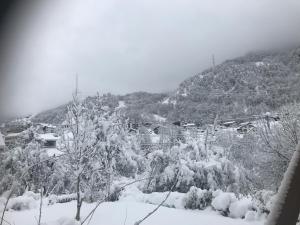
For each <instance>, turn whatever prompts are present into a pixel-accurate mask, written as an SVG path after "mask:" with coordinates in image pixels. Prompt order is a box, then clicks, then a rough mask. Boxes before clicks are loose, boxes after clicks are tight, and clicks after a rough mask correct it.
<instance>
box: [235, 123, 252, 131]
mask: <svg viewBox="0 0 300 225" xmlns="http://www.w3.org/2000/svg"><path fill="white" fill-rule="evenodd" d="M253 129H255V126H254V125H253V124H252V123H251V122H245V123H241V124H240V126H239V127H238V128H237V129H236V130H237V132H238V133H240V134H246V133H248V132H249V131H251V130H253Z"/></svg>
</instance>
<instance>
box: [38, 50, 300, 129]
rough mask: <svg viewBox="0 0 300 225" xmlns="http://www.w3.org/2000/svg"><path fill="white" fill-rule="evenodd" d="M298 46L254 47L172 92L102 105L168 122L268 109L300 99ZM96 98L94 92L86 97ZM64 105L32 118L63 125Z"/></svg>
mask: <svg viewBox="0 0 300 225" xmlns="http://www.w3.org/2000/svg"><path fill="white" fill-rule="evenodd" d="M299 86H300V47H298V48H292V49H288V50H280V51H267V52H255V53H254V52H253V53H249V54H246V55H245V56H242V57H238V58H235V59H231V60H227V61H225V62H224V63H222V64H220V65H216V66H215V67H211V68H209V69H207V70H204V71H202V72H199V73H198V74H196V75H195V76H192V77H190V78H187V79H186V80H184V81H183V82H181V83H180V85H179V86H178V87H177V88H176V89H174V90H173V91H172V92H170V93H161V94H157V93H156V94H153V93H152V94H151V93H146V92H134V93H131V94H126V95H105V96H103V97H102V99H101V101H103V104H104V105H107V106H109V107H110V108H111V109H112V110H114V109H115V108H117V107H120V104H121V105H122V107H123V110H124V111H125V114H126V115H127V117H129V118H130V119H131V120H133V121H140V122H141V121H143V122H145V121H148V122H149V121H155V120H156V119H157V115H158V116H160V117H162V118H166V119H167V120H168V121H169V122H175V121H185V122H196V123H198V124H200V125H206V124H207V123H212V122H213V121H214V119H215V118H216V117H218V119H219V120H221V121H222V120H228V119H233V120H234V119H236V118H241V117H249V116H254V115H256V116H257V115H262V114H264V113H267V112H273V113H274V112H276V111H277V110H278V109H280V107H282V106H286V105H288V104H290V103H295V102H299V101H300V98H299V96H300V89H299ZM86 101H88V102H97V101H99V99H98V98H97V97H96V96H91V97H88V98H87V99H86ZM66 111H67V107H66V105H62V106H60V107H58V108H55V109H51V110H47V111H45V112H42V113H40V114H38V115H37V116H36V117H35V118H34V120H35V121H39V122H49V123H54V124H59V123H61V122H63V121H64V120H65V116H64V115H65V114H66Z"/></svg>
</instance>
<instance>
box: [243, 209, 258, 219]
mask: <svg viewBox="0 0 300 225" xmlns="http://www.w3.org/2000/svg"><path fill="white" fill-rule="evenodd" d="M256 219H257V212H256V211H248V212H247V213H246V215H245V220H247V221H254V220H256Z"/></svg>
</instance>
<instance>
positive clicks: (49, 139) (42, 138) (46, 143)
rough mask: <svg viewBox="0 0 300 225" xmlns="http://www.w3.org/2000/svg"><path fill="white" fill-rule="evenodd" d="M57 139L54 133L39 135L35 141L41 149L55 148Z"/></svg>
mask: <svg viewBox="0 0 300 225" xmlns="http://www.w3.org/2000/svg"><path fill="white" fill-rule="evenodd" d="M58 139H59V137H58V135H57V134H55V133H46V134H39V135H38V136H37V137H36V140H37V141H38V142H40V143H41V145H42V147H43V148H56V142H57V140H58Z"/></svg>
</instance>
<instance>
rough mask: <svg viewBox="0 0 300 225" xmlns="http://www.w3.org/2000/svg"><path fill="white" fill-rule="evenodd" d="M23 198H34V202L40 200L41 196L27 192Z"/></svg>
mask: <svg viewBox="0 0 300 225" xmlns="http://www.w3.org/2000/svg"><path fill="white" fill-rule="evenodd" d="M23 196H25V197H29V198H33V199H34V200H38V199H40V194H39V193H34V192H32V191H26V192H25V193H24V194H23Z"/></svg>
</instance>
